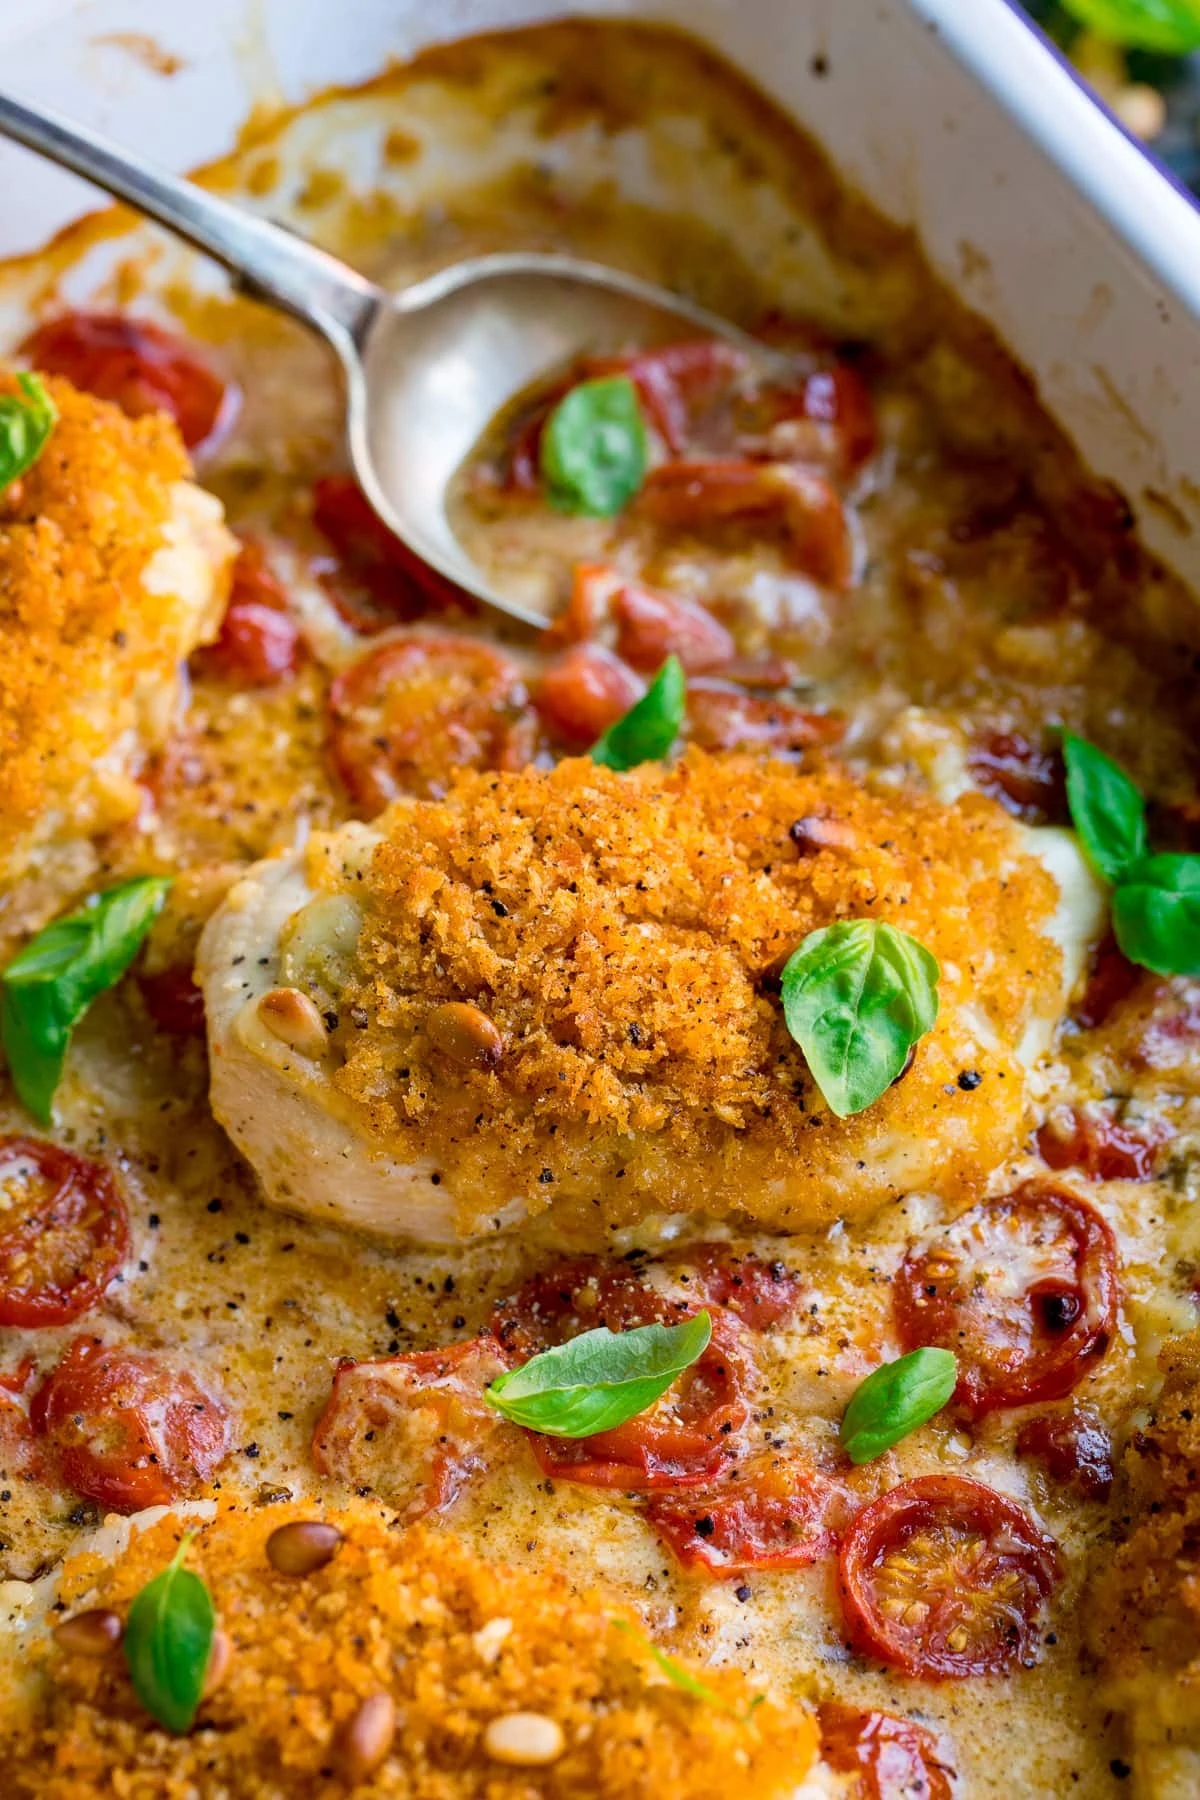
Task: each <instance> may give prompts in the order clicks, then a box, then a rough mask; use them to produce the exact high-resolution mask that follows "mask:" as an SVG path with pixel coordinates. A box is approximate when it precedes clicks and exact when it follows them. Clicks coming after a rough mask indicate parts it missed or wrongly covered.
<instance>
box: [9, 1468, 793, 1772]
mask: <svg viewBox="0 0 1200 1800" xmlns="http://www.w3.org/2000/svg"><path fill="white" fill-rule="evenodd" d="M305 1517H308V1518H311V1517H312V1512H311V1509H309V1510H308V1511H307V1512H306V1511H305V1510H304V1509H302V1508H299V1507H297V1506H271V1507H263V1506H262V1505H258V1504H255V1503H254V1502H253V1501H248V1502H247V1503H246V1504H245V1506H244V1507H240V1506H239V1505H238V1503H237V1502H236V1501H228V1500H226V1501H224V1502H223V1503H222V1505H221V1507H220V1510H219V1511H218V1513H217V1516H216V1517H215V1519H213V1520H212V1522H211V1523H209V1524H207V1525H201V1527H200V1529H199V1532H198V1535H197V1537H196V1540H195V1542H194V1543H193V1544H192V1545H191V1547H190V1549H189V1551H188V1564H187V1566H188V1567H189V1568H190V1569H192V1570H194V1571H195V1572H196V1573H197V1574H198V1575H200V1576H201V1577H202V1579H203V1580H204V1581H205V1582H206V1583H207V1585H208V1587H209V1590H210V1592H211V1594H212V1598H213V1603H214V1607H215V1610H216V1616H217V1624H218V1628H219V1629H220V1630H221V1631H222V1632H224V1633H225V1634H226V1636H227V1638H228V1640H229V1642H230V1646H231V1651H232V1654H231V1655H229V1656H228V1659H227V1662H226V1665H225V1668H224V1671H223V1673H222V1675H221V1678H220V1680H219V1681H218V1682H217V1683H216V1685H215V1687H214V1689H213V1691H212V1692H211V1694H210V1695H209V1697H208V1698H207V1699H205V1700H204V1701H202V1703H201V1708H200V1712H199V1716H198V1718H197V1720H196V1723H195V1725H194V1726H193V1728H192V1730H191V1732H190V1733H189V1734H188V1735H187V1736H186V1737H174V1738H173V1737H170V1736H168V1735H167V1733H166V1732H164V1731H162V1730H159V1729H157V1728H155V1727H154V1726H153V1725H152V1724H151V1723H150V1721H149V1720H148V1719H147V1716H146V1714H145V1713H144V1712H143V1711H142V1709H141V1707H140V1706H139V1705H138V1703H137V1700H136V1699H135V1698H134V1694H133V1690H132V1687H131V1685H130V1680H129V1675H128V1672H127V1670H126V1667H125V1661H124V1658H123V1657H122V1655H121V1652H120V1651H119V1650H117V1649H116V1648H114V1649H113V1650H112V1651H111V1652H110V1653H109V1654H108V1655H101V1656H96V1655H90V1656H81V1655H71V1654H69V1653H68V1652H66V1651H64V1650H63V1649H61V1648H59V1647H57V1646H55V1647H53V1648H52V1647H50V1646H43V1647H41V1648H40V1650H39V1651H35V1652H34V1653H33V1655H34V1657H35V1658H36V1675H35V1677H34V1681H33V1694H32V1699H31V1700H26V1701H25V1702H24V1704H23V1705H22V1704H20V1703H18V1704H17V1705H16V1706H15V1707H14V1709H13V1710H14V1711H15V1712H16V1714H17V1717H16V1720H15V1721H10V1731H13V1733H14V1735H15V1743H13V1744H10V1745H9V1747H8V1757H7V1762H6V1774H7V1782H8V1790H7V1791H8V1792H10V1793H11V1794H12V1795H14V1796H23V1795H29V1796H33V1795H36V1796H37V1800H93V1796H95V1795H97V1794H107V1793H115V1792H119V1793H120V1794H122V1795H123V1796H125V1800H218V1797H221V1800H224V1797H225V1796H228V1795H236V1796H237V1797H238V1800H280V1797H281V1796H287V1800H307V1797H308V1796H316V1795H325V1794H329V1793H330V1792H332V1791H337V1792H339V1793H340V1792H343V1791H345V1789H344V1787H343V1783H346V1786H347V1787H348V1786H350V1785H353V1786H354V1791H355V1792H361V1793H369V1794H371V1795H373V1796H380V1797H383V1796H391V1797H393V1800H480V1797H481V1796H483V1795H485V1794H486V1795H487V1796H489V1800H526V1796H529V1795H531V1794H533V1793H536V1794H538V1795H540V1796H543V1797H544V1800H557V1797H562V1800H566V1797H567V1796H570V1800H577V1797H578V1796H582V1795H588V1796H594V1797H595V1800H662V1797H663V1796H664V1795H672V1796H677V1797H678V1800H751V1797H753V1800H790V1797H791V1796H793V1795H795V1794H796V1792H797V1790H798V1789H799V1788H800V1786H801V1784H802V1782H803V1780H804V1776H805V1774H806V1772H807V1771H808V1769H809V1768H810V1766H811V1765H812V1762H813V1758H814V1755H815V1749H816V1740H817V1730H816V1724H815V1721H814V1719H813V1716H812V1714H811V1713H808V1712H806V1711H804V1710H803V1709H802V1708H800V1707H796V1706H783V1705H777V1704H775V1703H774V1702H773V1701H772V1700H770V1699H762V1700H758V1698H757V1695H756V1690H755V1686H754V1684H753V1682H752V1681H751V1680H749V1679H748V1678H747V1677H746V1676H744V1675H742V1674H740V1673H738V1672H737V1671H735V1670H732V1669H726V1670H721V1671H719V1672H718V1671H708V1670H705V1671H704V1672H703V1675H702V1676H700V1672H699V1671H696V1670H694V1669H693V1670H690V1671H689V1673H690V1674H691V1675H693V1676H695V1677H697V1678H700V1679H702V1680H703V1681H704V1683H705V1684H706V1685H707V1686H708V1688H709V1698H708V1699H707V1700H706V1699H705V1698H703V1697H700V1696H697V1695H695V1694H694V1693H689V1692H685V1691H683V1689H682V1688H681V1686H679V1685H677V1684H675V1683H673V1682H672V1681H671V1680H670V1679H669V1677H668V1675H667V1674H665V1673H664V1672H663V1670H662V1668H661V1667H660V1666H659V1665H658V1664H657V1663H656V1662H655V1661H654V1659H653V1658H652V1656H651V1654H650V1651H649V1648H648V1645H647V1644H646V1641H645V1639H644V1638H643V1637H642V1635H641V1633H640V1631H639V1630H638V1628H637V1626H636V1624H635V1623H634V1622H633V1621H632V1620H630V1619H629V1618H628V1615H627V1614H625V1613H624V1611H623V1609H620V1608H618V1607H617V1606H615V1605H613V1604H611V1603H610V1602H609V1601H608V1600H607V1599H606V1598H605V1596H604V1595H603V1594H602V1593H600V1592H597V1591H591V1592H587V1593H584V1594H575V1593H572V1591H571V1588H570V1585H569V1583H568V1582H567V1580H566V1578H565V1576H563V1575H561V1574H559V1573H557V1572H554V1571H542V1572H538V1573H536V1574H533V1573H515V1572H513V1571H510V1570H506V1569H504V1568H497V1567H493V1566H492V1565H490V1564H488V1563H485V1562H483V1561H482V1560H481V1559H480V1558H479V1557H478V1556H476V1555H475V1554H474V1553H473V1552H472V1551H470V1550H468V1549H467V1548H466V1546H465V1545H464V1544H463V1543H462V1542H461V1541H460V1540H458V1539H456V1538H454V1537H451V1536H449V1535H446V1534H442V1533H433V1532H428V1531H424V1530H422V1529H419V1528H418V1529H414V1530H410V1531H408V1532H404V1533H398V1532H396V1531H395V1529H392V1528H389V1521H388V1518H387V1516H386V1515H384V1516H381V1515H379V1514H378V1513H376V1512H373V1511H372V1510H371V1509H370V1508H369V1507H367V1506H359V1507H356V1508H355V1509H354V1510H352V1511H347V1512H342V1513H338V1514H336V1515H326V1519H327V1521H328V1522H330V1523H336V1525H337V1527H338V1528H339V1529H340V1530H341V1532H342V1533H343V1542H342V1544H341V1547H340V1548H339V1549H338V1551H337V1554H336V1555H335V1556H334V1557H333V1558H332V1560H331V1561H328V1562H326V1564H325V1565H324V1567H321V1568H318V1569H315V1570H313V1571H312V1572H311V1573H309V1574H306V1575H299V1574H280V1573H277V1572H276V1570H275V1569H274V1568H273V1567H272V1564H271V1562H270V1561H269V1560H268V1555H267V1540H268V1538H269V1537H270V1536H271V1534H272V1533H273V1532H275V1531H277V1530H278V1529H279V1527H280V1526H281V1525H284V1524H287V1523H288V1522H289V1521H293V1520H297V1519H303V1518H305ZM197 1523H198V1521H197V1520H196V1519H195V1518H188V1519H186V1520H180V1519H177V1518H175V1517H173V1516H172V1515H170V1514H168V1515H167V1517H165V1518H162V1519H161V1520H160V1521H159V1522H158V1523H155V1524H152V1525H150V1526H149V1528H148V1529H146V1530H143V1531H140V1532H135V1534H134V1535H133V1538H132V1542H131V1543H130V1545H129V1548H128V1549H127V1550H126V1551H125V1552H124V1553H123V1554H122V1555H120V1556H119V1557H117V1558H116V1559H115V1561H113V1562H106V1561H105V1560H103V1559H102V1558H100V1557H98V1556H95V1555H92V1556H90V1557H89V1556H86V1555H85V1556H79V1557H76V1558H74V1559H73V1561H72V1562H69V1563H68V1564H67V1567H66V1570H65V1573H64V1575H63V1578H62V1580H61V1582H60V1584H59V1599H60V1601H62V1602H65V1607H64V1611H65V1613H67V1614H69V1615H74V1614H75V1613H77V1612H80V1611H83V1610H87V1609H90V1608H106V1609H111V1610H112V1611H115V1612H116V1613H117V1614H118V1615H119V1616H120V1617H121V1618H122V1619H124V1618H125V1617H126V1615H127V1614H128V1610H129V1605H130V1601H131V1600H132V1598H133V1596H134V1595H135V1594H136V1593H137V1592H138V1590H139V1589H140V1588H142V1587H143V1586H144V1585H145V1584H146V1582H148V1581H149V1580H151V1579H152V1578H153V1577H154V1576H155V1575H157V1574H158V1573H159V1572H160V1571H161V1570H162V1569H164V1568H165V1567H166V1565H167V1564H168V1563H169V1562H170V1560H171V1558H172V1556H173V1555H174V1553H175V1551H176V1549H177V1547H178V1544H179V1540H180V1538H181V1537H182V1535H183V1533H184V1530H185V1529H192V1528H194V1527H195V1526H196V1525H197ZM615 1617H621V1618H623V1619H624V1620H625V1626H624V1628H623V1629H622V1628H621V1627H619V1626H617V1625H615V1624H614V1623H613V1621H614V1618H615ZM218 1666H219V1665H218ZM681 1679H686V1676H683V1675H682V1671H681ZM752 1702H755V1704H753V1706H752ZM364 1707H366V1708H367V1709H368V1711H367V1717H368V1718H370V1717H371V1715H372V1713H373V1714H374V1731H373V1733H368V1732H366V1731H364V1730H363V1729H362V1727H361V1725H360V1726H359V1728H358V1730H357V1736H356V1728H355V1720H356V1718H361V1716H362V1709H363V1708H364ZM22 1714H24V1716H23V1717H22ZM6 1735H7V1734H6ZM368 1751H369V1752H372V1754H370V1755H369V1754H367V1753H366V1752H368ZM338 1777H341V1779H340V1780H339V1779H338ZM331 1778H332V1779H333V1782H334V1784H335V1785H334V1787H331Z"/></svg>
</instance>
